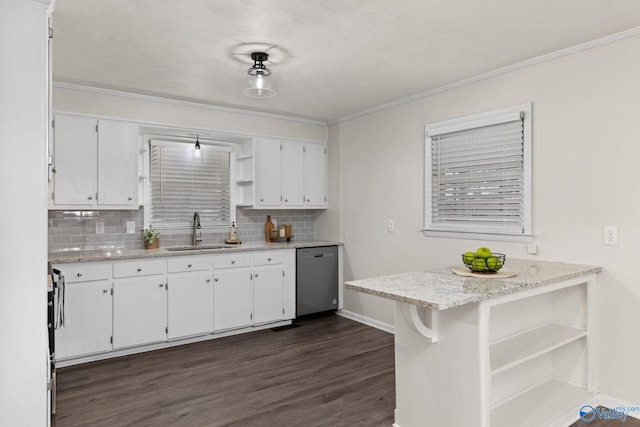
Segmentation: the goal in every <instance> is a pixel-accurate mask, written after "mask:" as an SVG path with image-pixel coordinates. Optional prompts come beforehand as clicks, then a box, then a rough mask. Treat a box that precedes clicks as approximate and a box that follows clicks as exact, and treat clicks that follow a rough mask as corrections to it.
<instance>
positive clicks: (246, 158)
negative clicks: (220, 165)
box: [236, 154, 253, 161]
mask: <svg viewBox="0 0 640 427" xmlns="http://www.w3.org/2000/svg"><path fill="white" fill-rule="evenodd" d="M249 159H253V154H243V155H241V156H236V160H238V161H240V160H249Z"/></svg>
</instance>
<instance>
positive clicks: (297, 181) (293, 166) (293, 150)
mask: <svg viewBox="0 0 640 427" xmlns="http://www.w3.org/2000/svg"><path fill="white" fill-rule="evenodd" d="M280 174H281V179H282V206H283V207H302V206H304V144H301V143H299V142H295V141H285V142H283V143H282V167H281V169H280Z"/></svg>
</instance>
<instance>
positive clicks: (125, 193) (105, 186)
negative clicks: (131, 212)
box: [98, 120, 138, 208]
mask: <svg viewBox="0 0 640 427" xmlns="http://www.w3.org/2000/svg"><path fill="white" fill-rule="evenodd" d="M98 129H99V130H98V204H100V205H103V206H107V205H111V206H114V207H115V206H121V207H124V208H137V207H138V126H137V125H135V124H133V123H124V122H115V121H110V120H100V122H99V124H98Z"/></svg>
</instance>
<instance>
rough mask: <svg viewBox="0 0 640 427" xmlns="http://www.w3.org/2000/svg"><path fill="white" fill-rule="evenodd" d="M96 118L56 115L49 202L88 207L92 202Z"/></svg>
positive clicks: (94, 181)
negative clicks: (51, 195)
mask: <svg viewBox="0 0 640 427" xmlns="http://www.w3.org/2000/svg"><path fill="white" fill-rule="evenodd" d="M97 125H98V121H97V120H95V119H87V118H83V117H69V116H56V118H55V127H54V138H55V139H54V144H55V145H54V149H53V153H54V159H55V163H54V165H55V166H54V169H53V170H54V178H53V203H54V204H55V205H73V206H78V207H85V206H87V207H90V206H94V205H95V203H96V200H95V199H96V188H97V186H96V182H97V174H96V169H97V167H98V163H97V154H98V132H97Z"/></svg>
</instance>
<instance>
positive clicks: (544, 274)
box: [345, 259, 602, 310]
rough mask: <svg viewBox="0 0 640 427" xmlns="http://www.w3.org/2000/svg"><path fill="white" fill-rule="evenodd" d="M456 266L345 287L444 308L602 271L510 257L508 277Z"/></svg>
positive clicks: (352, 282)
mask: <svg viewBox="0 0 640 427" xmlns="http://www.w3.org/2000/svg"><path fill="white" fill-rule="evenodd" d="M454 267H460V265H458V266H453V267H443V268H437V269H431V270H427V271H418V272H412V273H401V274H395V275H391V276H382V277H374V278H370V279H362V280H352V281H348V282H345V289H351V290H354V291H358V292H363V293H366V294H370V295H376V296H379V297H383V298H387V299H392V300H395V301H400V302H406V303H409V304H414V305H417V306H420V307H427V308H431V309H435V310H445V309H448V308H453V307H458V306H461V305H465V304H470V303H475V302H478V301H482V300H486V299H489V298H495V297H497V296H501V295H507V294H512V293H516V292H520V291H524V290H527V289H532V288H537V287H539V286H544V285H549V284H552V283H556V282H560V281H563V280H568V279H572V278H575V277H581V276H586V275H588V274H592V273H599V272H601V271H602V267H598V266H591V265H579V264H567V263H562V262H549V261H534V260H521V259H507V262H506V263H505V266H504V269H505V270H509V271H515V272H517V273H518V274H517V275H516V276H514V277H510V278H506V279H497V278H496V279H492V278H490V276H488V277H487V278H486V279H485V278H470V277H461V276H458V275H456V274H454V273H452V272H451V269H452V268H454Z"/></svg>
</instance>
